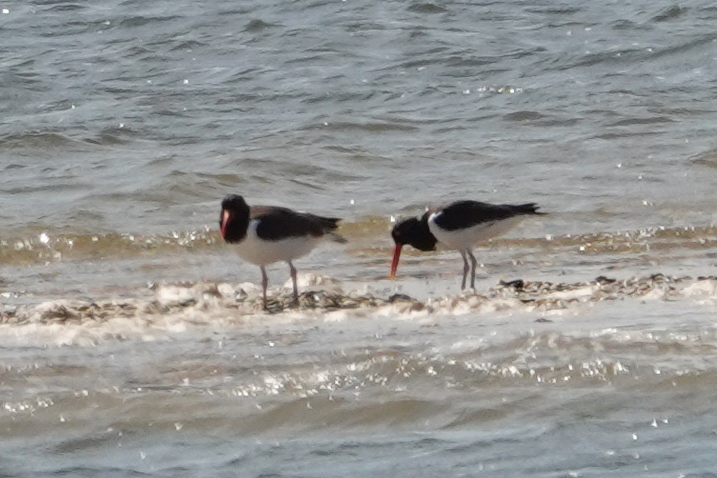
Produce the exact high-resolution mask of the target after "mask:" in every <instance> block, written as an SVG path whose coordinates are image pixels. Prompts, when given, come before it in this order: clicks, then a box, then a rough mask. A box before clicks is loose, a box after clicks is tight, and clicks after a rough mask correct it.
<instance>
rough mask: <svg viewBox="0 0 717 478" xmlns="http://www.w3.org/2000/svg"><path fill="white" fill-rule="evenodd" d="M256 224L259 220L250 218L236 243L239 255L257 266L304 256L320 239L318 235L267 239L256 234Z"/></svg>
mask: <svg viewBox="0 0 717 478" xmlns="http://www.w3.org/2000/svg"><path fill="white" fill-rule="evenodd" d="M258 225H259V220H257V219H252V220H250V221H249V226H248V227H247V231H246V237H245V238H244V240H243V241H241V242H240V243H239V244H237V245H236V251H237V254H239V257H241V258H242V259H244V260H245V261H247V262H251V263H252V264H256V265H258V266H263V265H267V264H271V263H273V262H278V261H291V260H293V259H296V258H298V257H301V256H305V255H306V254H308V253H309V252H311V250H312V249H313V248H314V247H316V244H317V243H318V242H319V241H320V240H321V238H320V237H314V236H294V237H290V238H287V239H281V240H278V241H267V240H265V239H260V238H259V237H258V236H257V235H256V227H257V226H258Z"/></svg>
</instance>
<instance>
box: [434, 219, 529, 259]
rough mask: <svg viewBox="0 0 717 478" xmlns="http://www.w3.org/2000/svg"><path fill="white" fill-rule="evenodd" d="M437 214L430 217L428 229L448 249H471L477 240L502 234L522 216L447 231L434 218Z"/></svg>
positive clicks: (484, 239) (485, 239)
mask: <svg viewBox="0 0 717 478" xmlns="http://www.w3.org/2000/svg"><path fill="white" fill-rule="evenodd" d="M435 216H436V214H431V215H430V216H429V218H428V229H429V230H430V231H431V234H433V235H434V236H436V239H438V242H440V243H441V244H442V245H443V246H444V247H446V248H447V249H455V250H458V251H462V250H466V249H470V248H471V247H473V245H474V244H476V243H477V242H481V241H487V240H488V239H492V238H494V237H497V236H500V235H501V234H504V233H505V232H507V231H508V230H509V229H511V228H512V227H513V226H515V225H516V224H517V223H519V222H520V220H521V217H519V216H516V217H511V218H508V219H502V220H500V221H491V222H483V223H480V224H476V225H475V226H473V227H469V228H467V229H458V230H455V231H445V230H443V229H441V228H440V227H438V226H437V225H436V224H435V223H434V221H433V219H434V218H435Z"/></svg>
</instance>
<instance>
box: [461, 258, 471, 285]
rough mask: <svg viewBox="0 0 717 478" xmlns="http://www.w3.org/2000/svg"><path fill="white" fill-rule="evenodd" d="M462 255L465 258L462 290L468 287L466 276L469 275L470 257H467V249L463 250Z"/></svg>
mask: <svg viewBox="0 0 717 478" xmlns="http://www.w3.org/2000/svg"><path fill="white" fill-rule="evenodd" d="M461 257H462V258H463V281H462V282H461V290H463V289H465V288H466V277H468V270H469V269H470V267H469V266H468V258H467V257H466V251H461Z"/></svg>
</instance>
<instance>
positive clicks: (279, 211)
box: [219, 195, 346, 309]
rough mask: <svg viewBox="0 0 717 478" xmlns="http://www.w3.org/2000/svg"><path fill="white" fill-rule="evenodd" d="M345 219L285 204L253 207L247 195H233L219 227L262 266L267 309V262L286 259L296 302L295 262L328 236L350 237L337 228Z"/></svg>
mask: <svg viewBox="0 0 717 478" xmlns="http://www.w3.org/2000/svg"><path fill="white" fill-rule="evenodd" d="M340 220H341V219H339V218H336V217H322V216H315V215H314V214H308V213H302V212H296V211H292V210H291V209H288V208H285V207H275V206H254V207H249V205H247V203H246V201H244V198H243V197H241V196H237V195H230V196H227V197H225V198H224V200H223V201H222V214H221V217H220V218H219V227H220V229H221V234H222V237H223V238H224V240H225V241H226V242H228V243H230V244H236V246H237V248H236V251H237V253H238V254H239V257H241V258H242V259H244V260H245V261H247V262H251V263H252V264H256V265H258V266H259V268H260V269H261V286H262V291H263V294H262V298H263V304H264V309H266V308H267V301H266V289H267V286H268V284H269V279H268V278H267V276H266V269H265V268H264V267H265V266H266V265H267V264H271V263H274V262H277V261H286V262H287V263H288V264H289V270H290V271H291V280H292V282H293V284H294V303H298V300H299V293H298V290H297V287H296V269H295V268H294V265H293V264H292V263H291V261H292V260H294V259H296V258H297V257H301V256H304V255H306V254H308V253H309V252H311V250H312V249H313V248H314V247H315V246H316V244H317V243H318V242H319V241H320V240H321V239H322V238H324V237H329V238H331V239H332V240H334V241H336V242H346V239H344V238H343V237H341V236H339V235H338V234H336V233H335V232H334V231H335V230H336V228H337V227H338V224H337V223H338V222H339V221H340Z"/></svg>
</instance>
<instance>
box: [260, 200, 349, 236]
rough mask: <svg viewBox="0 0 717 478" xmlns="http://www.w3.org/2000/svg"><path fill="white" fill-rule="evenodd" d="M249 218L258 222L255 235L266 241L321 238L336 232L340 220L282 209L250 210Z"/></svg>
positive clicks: (262, 208)
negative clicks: (302, 237)
mask: <svg viewBox="0 0 717 478" xmlns="http://www.w3.org/2000/svg"><path fill="white" fill-rule="evenodd" d="M251 217H252V219H258V220H259V224H258V225H257V228H256V234H257V235H258V236H259V237H260V238H262V239H266V240H267V241H278V240H281V239H286V238H289V237H301V236H313V237H321V236H323V235H324V234H326V233H328V232H331V231H334V230H336V228H338V222H339V221H340V220H341V219H339V218H336V217H323V216H316V215H314V214H309V213H301V212H296V211H292V210H291V209H288V208H284V207H256V208H252V214H251Z"/></svg>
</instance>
